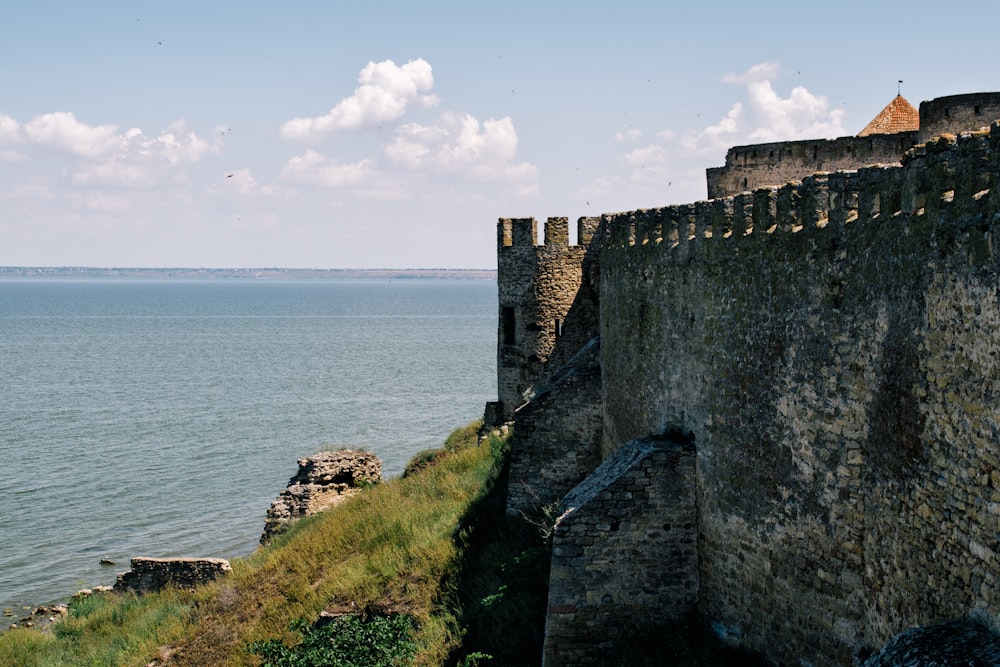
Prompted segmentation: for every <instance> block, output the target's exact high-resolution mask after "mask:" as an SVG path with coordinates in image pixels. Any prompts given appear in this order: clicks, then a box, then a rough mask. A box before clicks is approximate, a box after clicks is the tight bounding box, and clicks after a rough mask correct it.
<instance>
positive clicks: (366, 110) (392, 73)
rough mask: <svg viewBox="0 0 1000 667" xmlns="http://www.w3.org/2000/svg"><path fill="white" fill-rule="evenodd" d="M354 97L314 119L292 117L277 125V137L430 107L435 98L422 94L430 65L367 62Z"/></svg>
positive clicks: (329, 130)
mask: <svg viewBox="0 0 1000 667" xmlns="http://www.w3.org/2000/svg"><path fill="white" fill-rule="evenodd" d="M358 84H359V85H358V87H357V88H355V90H354V94H353V95H351V96H350V97H345V98H344V99H342V100H341V101H340V102H338V103H337V105H336V106H334V107H333V108H332V109H330V112H329V113H327V114H325V115H323V116H317V117H315V118H293V119H292V120H290V121H288V122H286V123H285V124H284V125H282V126H281V136H282V137H284V138H286V139H293V140H310V139H316V138H319V137H323V136H327V135H330V134H334V133H336V132H342V131H346V130H355V129H358V128H361V127H366V126H374V125H377V124H379V123H383V122H387V121H391V120H396V119H397V118H400V117H402V116H403V114H405V113H406V110H407V109H408V108H409V107H411V106H413V105H417V106H420V107H432V106H435V105H436V104H437V103H438V100H437V97H435V96H433V95H428V94H425V93H426V92H427V91H429V90H430V89H431V88H432V87H433V86H434V75H433V73H432V71H431V66H430V64H429V63H428V62H427V61H426V60H424V59H422V58H418V59H416V60H411V61H409V62H408V63H406V64H405V65H402V66H397V65H396V63H394V62H393V61H391V60H383V61H381V62H378V63H376V62H369V63H368V64H367V65H366V66H365V67H364V69H362V70H361V73H360V74H359V75H358Z"/></svg>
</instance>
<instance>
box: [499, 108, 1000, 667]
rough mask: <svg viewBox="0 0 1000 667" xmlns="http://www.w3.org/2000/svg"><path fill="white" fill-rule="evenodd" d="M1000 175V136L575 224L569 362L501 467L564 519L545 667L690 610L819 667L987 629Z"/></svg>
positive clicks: (520, 508) (542, 383) (998, 525)
mask: <svg viewBox="0 0 1000 667" xmlns="http://www.w3.org/2000/svg"><path fill="white" fill-rule="evenodd" d="M981 98H982V96H980V99H981ZM921 108H922V109H923V108H924V107H923V105H922V107H921ZM998 115H1000V114H998ZM998 177H1000V124H998V125H994V126H992V128H991V129H990V130H989V131H986V132H977V133H965V134H961V135H960V136H958V137H957V138H956V137H943V138H940V139H935V140H932V141H930V142H929V143H927V144H923V145H918V146H917V147H916V148H914V149H913V150H912V151H910V152H909V153H907V155H906V156H905V158H904V160H903V163H902V164H900V165H897V166H884V167H869V168H863V169H859V170H857V171H843V172H837V173H831V174H817V175H814V176H810V177H807V178H804V179H802V180H801V181H800V182H796V183H792V184H788V185H785V186H782V187H780V188H775V187H769V188H762V189H758V190H757V191H755V192H753V193H743V194H739V195H737V196H733V197H727V198H720V199H714V200H712V201H706V202H698V203H696V204H691V205H682V206H671V207H665V208H660V209H652V210H640V211H633V212H628V213H621V214H613V215H606V216H603V217H602V218H601V220H600V225H599V226H597V227H596V228H595V226H594V222H593V219H587V221H586V222H581V224H582V225H586V227H587V234H581V239H586V240H589V241H590V243H589V246H586V244H582V245H583V246H585V247H583V248H582V250H583V252H578V251H574V253H575V254H574V255H573V256H572V260H571V262H572V263H571V267H573V271H574V274H573V275H579V284H578V291H577V294H576V296H575V297H574V298H573V299H572V300H571V302H570V305H569V310H567V311H566V312H565V313H564V314H563V315H562V316H561V318H560V319H562V321H563V322H572V323H574V328H575V327H577V326H578V327H579V328H580V332H576V333H574V332H571V331H569V330H568V327H566V328H564V330H563V332H562V334H563V335H562V336H561V337H559V338H557V339H555V338H553V339H549V342H552V341H554V342H552V344H551V347H547V348H546V350H545V354H546V358H552V359H556V358H558V359H560V361H562V360H564V359H567V360H570V361H571V362H572V363H570V364H568V365H566V366H563V368H562V370H560V371H559V372H554V369H553V368H548V369H546V368H545V367H544V365H543V366H542V368H541V369H535V370H533V371H532V373H533V374H532V375H531V376H530V377H529V376H528V375H524V376H522V378H526V379H527V380H528V383H529V384H530V382H535V383H536V384H535V385H531V386H528V387H526V389H520V391H522V392H523V394H522V395H531V393H532V391H533V389H532V387H535V389H539V390H540V391H538V396H539V397H540V399H541V400H539V401H532V402H529V403H528V404H527V405H526V406H524V408H522V409H521V410H520V411H519V412H518V413H517V415H516V421H515V428H514V440H513V442H512V453H511V461H512V463H511V486H510V490H509V494H508V511H509V512H510V513H512V514H516V513H525V514H527V513H529V512H530V511H531V509H532V506H533V504H534V506H536V507H537V505H538V504H539V503H541V502H544V503H553V502H558V503H561V504H560V507H559V512H560V513H561V514H562V516H563V518H562V519H560V521H559V522H558V523H557V526H556V529H555V533H554V540H553V562H552V566H553V570H552V583H551V586H550V609H549V620H548V627H547V638H546V646H545V656H544V660H545V664H547V665H562V664H566V665H568V664H590V663H588V661H590V662H591V663H593V664H600V662H601V661H602V660H603V661H606V660H608V659H611V656H614V655H615V651H616V650H621V649H622V648H623V647H624V646H625V645H627V643H628V636H629V633H630V632H636V631H637V628H639V626H641V625H642V624H641V623H640V622H639V619H641V618H644V617H645V618H647V620H649V619H650V618H652V619H655V621H656V622H657V623H660V624H662V623H666V622H669V621H670V620H671V619H674V620H677V619H679V618H680V616H681V615H682V614H683V613H687V612H691V611H696V612H697V613H698V614H699V615H700V616H701V617H702V618H704V619H706V620H707V621H708V622H710V623H712V624H713V626H714V627H715V628H716V629H717V631H718V632H719V633H720V634H722V635H725V636H726V637H728V638H730V639H731V640H732V641H733V642H734V643H737V644H739V645H741V646H744V647H747V648H750V649H752V650H755V651H759V652H761V653H763V654H765V655H767V656H768V657H769V658H770V659H772V660H775V661H777V662H778V663H780V664H813V665H850V664H856V662H857V661H858V660H860V659H862V658H863V657H864V656H865V655H866V654H868V653H870V652H871V651H873V650H875V649H877V648H878V647H880V646H882V645H883V644H884V643H885V642H886V641H887V640H888V639H889V638H891V637H892V636H893V635H895V634H897V633H899V632H901V631H902V630H905V629H906V628H909V627H912V626H916V625H924V624H929V623H937V622H942V621H946V620H950V619H954V618H957V617H963V616H966V615H968V614H969V613H970V611H973V610H976V609H979V610H985V612H987V614H989V615H992V616H993V617H997V616H998V615H1000V588H998V585H1000V541H998V540H1000V450H998V445H1000V333H998V332H1000V288H998V285H1000V240H998V236H997V234H998V232H1000V222H998V221H1000V190H997V189H996V187H995V181H996V179H997V178H998ZM550 222H551V221H550ZM522 224H524V225H527V224H528V223H522ZM507 226H508V223H507V222H506V221H501V222H500V224H499V225H498V229H499V234H500V237H501V243H500V246H501V248H500V252H499V255H500V257H501V262H500V270H499V273H498V276H499V277H498V283H499V284H500V294H501V325H500V347H501V348H502V347H503V345H504V342H503V341H504V338H503V337H504V334H505V329H504V324H503V317H504V315H503V309H504V308H505V307H506V308H512V309H514V312H515V318H516V314H517V313H518V312H521V313H522V315H523V314H524V313H526V312H529V309H530V308H532V307H534V306H533V305H532V304H531V300H532V299H534V298H535V297H534V296H532V295H533V294H534V292H533V291H532V290H531V289H530V288H525V287H522V288H521V291H520V294H522V295H527V300H526V302H525V303H523V304H519V303H518V302H517V299H516V298H511V295H512V294H513V292H511V291H507V292H505V286H506V283H507V280H508V278H509V277H510V275H511V274H509V273H508V271H510V270H511V269H512V267H510V266H508V265H506V264H505V263H504V260H503V257H504V254H505V253H507V252H510V251H509V250H508V249H507V248H508V247H509V246H507V245H505V244H504V243H503V240H502V239H503V238H505V236H504V235H505V234H506V232H505V229H506V228H507ZM525 237H526V239H525V240H527V233H526V234H525ZM513 245H515V244H513V243H512V244H511V246H510V247H513ZM536 248H537V247H536ZM538 252H541V251H540V250H536V253H538ZM581 255H582V256H581ZM577 266H579V267H580V269H579V273H575V272H576V271H577V269H576V268H575V267H577ZM514 275H516V276H517V280H518V281H520V282H521V283H522V284H530V283H543V284H545V283H547V280H548V279H546V278H545V277H544V276H542V275H536V276H534V277H528V276H525V275H521V274H514ZM567 282H571V281H567ZM562 289H566V290H569V289H570V288H569V285H563V288H562ZM505 293H506V295H507V300H505V296H504V295H505ZM519 307H520V308H521V311H518V308H519ZM530 312H539V311H530ZM577 312H580V313H585V314H590V315H588V316H582V317H576V313H577ZM544 316H545V317H546V318H550V315H549V314H548V313H545V315H544ZM595 317H596V319H595ZM546 321H547V320H546ZM515 323H516V319H515ZM553 324H554V323H553ZM536 325H537V326H539V327H541V321H540V322H538V323H536ZM522 326H523V329H515V338H514V340H515V341H516V340H517V338H516V336H517V334H518V333H522V332H523V334H525V335H526V334H528V333H529V330H528V325H527V324H522ZM588 336H592V339H591V340H590V341H589V343H587V345H581V346H578V345H576V344H575V343H574V344H573V345H570V344H569V343H568V341H569V340H573V339H574V337H575V339H576V340H579V339H582V338H587V337H588ZM531 340H534V341H539V340H541V337H537V338H534V339H531ZM532 344H537V342H536V343H528V344H527V347H526V348H524V349H522V351H521V354H522V355H524V356H526V357H530V356H531V355H532V354H534V352H533V351H532V349H531V345H532ZM546 344H547V345H548V342H547V343H546ZM574 346H575V347H576V349H575V350H574V349H572V348H573V347H574ZM561 347H564V348H566V349H565V350H563V351H561V350H560V348H561ZM581 348H582V349H581ZM577 350H580V354H578V355H576V356H573V354H572V352H575V351H577ZM588 355H590V357H589V358H590V359H592V360H591V361H588ZM539 358H540V355H539ZM501 359H503V357H502V352H501V353H500V354H498V361H500V360H501ZM595 365H596V366H597V371H596V372H594V366H595ZM588 369H589V370H590V372H587V371H588ZM532 378H533V379H532ZM501 387H503V385H501ZM501 391H503V389H501ZM533 404H534V405H533ZM594 415H598V417H597V418H595V417H594ZM522 416H524V417H526V419H524V420H523V421H524V422H525V425H524V426H525V428H522ZM567 425H572V426H573V429H569V428H567ZM560 433H561V434H562V435H559V434H560ZM650 438H653V440H654V441H667V442H671V443H673V444H672V445H671V447H674V448H675V450H671V451H674V454H671V455H670V456H667V455H665V454H657V455H656V456H643V457H639V458H641V460H642V464H641V465H642V469H643V470H644V471H645V472H643V473H642V474H640V475H639V476H638V477H637V476H636V474H637V473H636V467H635V465H634V461H635V460H638V459H637V458H636V456H637V455H636V451H637V450H636V448H637V446H638V445H637V444H636V443H637V442H638V443H641V442H647V443H648V442H649V439H650ZM681 445H683V447H682V446H681ZM677 447H680V449H676V448H677ZM640 449H642V448H641V447H640ZM643 451H650V450H649V447H648V446H647V447H646V448H645V449H643ZM688 451H690V452H693V453H692V454H691V455H690V456H691V458H690V459H689V458H685V455H684V454H683V453H684V452H688ZM622 457H624V458H625V461H624V462H622V460H621V458H622ZM678 457H679V458H678ZM601 459H603V460H604V463H603V464H601V465H600V466H599V467H598V466H596V465H594V464H593V463H588V462H589V461H600V460H601ZM688 460H691V461H692V463H691V464H690V465H689V466H688V465H687V464H683V462H684V461H688ZM568 461H572V462H573V463H574V464H575V467H574V465H567V462H568ZM630 461H631V462H632V463H629V462H630ZM679 462H680V463H679ZM678 466H681V467H678ZM588 467H589V468H590V470H593V469H594V468H595V467H597V468H598V470H599V473H598V477H599V479H598V480H595V479H594V476H593V475H591V476H590V477H588V476H587V474H588V472H589V470H588ZM660 470H668V472H669V474H661V473H660V472H657V471H660ZM677 470H684V471H688V472H685V473H683V474H680V473H678V472H676V471H677ZM670 471H673V472H670ZM678 475H679V476H678ZM679 479H682V480H688V481H687V482H684V483H683V484H678V480H679ZM574 487H575V488H574ZM656 508H660V509H656ZM662 508H670V509H669V510H664V509H662ZM685 514H687V515H689V516H695V517H696V520H694V521H683V522H678V521H675V520H671V518H670V517H671V516H684V515H685ZM678 525H680V526H682V527H686V528H684V530H681V531H680V532H676V528H677V527H678ZM667 527H670V528H671V529H675V532H674V533H673V534H672V535H670V534H669V533H665V532H664V531H665V529H666V528H667ZM581 531H582V532H581ZM685 531H687V533H686V532H685ZM688 534H689V535H693V537H691V538H690V539H692V540H694V541H695V542H696V552H697V558H695V559H691V558H690V557H689V556H690V553H689V552H687V551H685V545H687V544H688V542H687V541H685V540H686V539H687V537H686V535H688ZM664 535H667V539H666V540H665V541H664V539H663V537H664ZM671 540H673V541H671ZM678 540H679V541H678ZM608 545H614V549H609V548H607V547H608ZM656 545H663V546H662V547H660V548H661V554H660V555H661V558H660V560H659V561H658V562H660V563H662V564H663V566H662V568H661V569H657V567H656V566H654V565H651V564H650V559H649V557H648V556H649V554H650V549H654V551H655V548H654V547H655V546H656ZM588 554H589V555H588ZM615 554H619V555H620V557H618V558H617V559H616V558H615ZM627 554H631V557H626V555H627ZM643 555H645V557H640V556H643ZM654 556H655V554H654ZM684 563H687V565H684ZM663 568H666V569H663ZM665 574H666V575H668V578H669V580H670V581H673V582H678V581H680V582H686V586H683V587H681V588H671V587H670V586H669V585H666V584H665V583H664V582H663V581H662V580H663V577H664V575H665ZM651 591H652V593H651ZM661 594H662V595H661ZM657 595H660V597H657ZM663 596H666V599H665V600H664V599H661V597H663ZM637 600H647V601H648V602H647V603H646V604H647V605H648V606H649V609H648V610H646V611H647V612H648V613H646V614H643V613H642V611H641V610H639V609H638V608H637V607H636V604H637V602H636V601H637ZM654 600H655V601H654ZM638 604H639V606H641V604H642V603H638ZM664 610H667V611H666V612H664ZM595 627H599V628H600V629H601V630H600V633H601V636H602V637H604V638H605V639H604V641H603V642H601V645H600V646H598V647H595V646H594V640H593V635H594V632H595V630H594V628H595ZM616 642H617V644H616ZM587 656H590V657H587ZM594 660H596V661H597V662H594Z"/></svg>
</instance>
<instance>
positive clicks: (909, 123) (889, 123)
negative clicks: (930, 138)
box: [858, 95, 920, 137]
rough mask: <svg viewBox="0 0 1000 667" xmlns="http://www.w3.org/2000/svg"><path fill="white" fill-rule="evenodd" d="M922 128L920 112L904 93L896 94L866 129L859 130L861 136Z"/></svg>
mask: <svg viewBox="0 0 1000 667" xmlns="http://www.w3.org/2000/svg"><path fill="white" fill-rule="evenodd" d="M919 129H920V112H919V111H917V110H916V109H914V108H913V105H912V104H910V103H909V102H907V101H906V98H905V97H903V96H902V95H896V97H894V98H893V100H892V102H889V104H887V105H886V107H885V108H884V109H882V111H880V112H879V114H878V115H877V116H875V117H874V118H872V122H870V123H868V125H866V126H865V129H863V130H861V131H860V132H858V136H859V137H867V136H868V135H869V134H895V133H896V132H910V131H916V130H919Z"/></svg>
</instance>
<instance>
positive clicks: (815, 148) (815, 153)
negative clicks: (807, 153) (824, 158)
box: [813, 146, 819, 160]
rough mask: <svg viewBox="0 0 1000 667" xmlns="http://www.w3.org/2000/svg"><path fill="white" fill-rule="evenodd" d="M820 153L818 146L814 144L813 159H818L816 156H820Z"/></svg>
mask: <svg viewBox="0 0 1000 667" xmlns="http://www.w3.org/2000/svg"><path fill="white" fill-rule="evenodd" d="M818 154H819V148H817V147H816V146H813V159H814V160H815V159H816V157H817V156H818Z"/></svg>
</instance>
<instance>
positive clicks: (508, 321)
mask: <svg viewBox="0 0 1000 667" xmlns="http://www.w3.org/2000/svg"><path fill="white" fill-rule="evenodd" d="M500 319H501V322H502V324H503V344H504V345H513V344H514V342H515V336H514V309H513V308H511V307H510V306H503V307H502V308H501V309H500Z"/></svg>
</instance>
